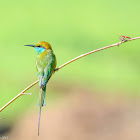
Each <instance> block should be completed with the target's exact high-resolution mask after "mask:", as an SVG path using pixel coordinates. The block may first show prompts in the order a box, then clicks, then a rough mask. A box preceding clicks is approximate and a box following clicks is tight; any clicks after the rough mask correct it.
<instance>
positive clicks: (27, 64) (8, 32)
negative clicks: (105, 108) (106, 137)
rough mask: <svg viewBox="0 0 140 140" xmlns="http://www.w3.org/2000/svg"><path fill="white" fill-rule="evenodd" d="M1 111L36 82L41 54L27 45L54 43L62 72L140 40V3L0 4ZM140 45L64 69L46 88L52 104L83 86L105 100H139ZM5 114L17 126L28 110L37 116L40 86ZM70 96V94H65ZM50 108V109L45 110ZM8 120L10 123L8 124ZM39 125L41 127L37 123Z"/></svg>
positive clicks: (85, 0) (61, 0)
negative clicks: (122, 38) (106, 97)
mask: <svg viewBox="0 0 140 140" xmlns="http://www.w3.org/2000/svg"><path fill="white" fill-rule="evenodd" d="M0 5H1V8H0V48H1V49H0V60H1V63H0V67H1V68H0V77H1V80H0V107H2V106H3V105H4V104H5V103H7V102H8V101H9V100H10V99H12V98H13V97H14V96H15V95H17V94H18V93H19V92H21V91H22V90H23V89H24V88H26V87H27V86H28V85H30V84H31V83H33V82H34V81H36V80H37V76H36V68H35V60H36V57H37V53H36V52H35V51H34V49H32V48H30V47H27V46H26V47H25V46H24V45H26V44H35V43H37V42H39V41H47V42H49V43H50V44H51V45H52V47H53V50H54V53H55V55H56V58H57V66H60V65H61V64H63V63H65V62H67V61H69V60H70V59H72V58H74V57H76V56H78V55H80V54H82V53H86V52H89V51H92V50H95V49H98V48H101V47H104V46H107V45H110V44H113V43H116V42H118V41H119V36H120V35H126V36H130V37H137V36H140V30H139V25H140V18H139V12H140V8H139V5H140V1H138V0H134V1H127V0H117V1H113V0H106V1H93V0H77V1H75V0H71V1H66V0H59V1H57V0H47V1H46V0H40V1H39V0H30V1H29V0H24V1H18V0H12V1H3V0H1V2H0ZM139 51H140V40H136V41H132V42H128V43H125V44H122V45H121V46H120V47H113V48H110V49H107V50H103V51H101V52H98V53H95V54H91V55H89V56H86V57H84V58H82V59H80V60H78V61H75V62H74V63H72V64H70V65H68V66H66V67H64V68H62V69H61V70H60V71H58V72H57V73H55V75H53V76H52V78H51V80H50V81H49V83H48V86H47V104H49V103H51V101H53V100H56V99H57V98H61V96H63V95H61V90H57V89H56V90H54V87H55V86H56V85H59V86H61V88H62V89H63V87H64V88H67V87H65V85H67V86H68V87H69V88H73V87H74V86H76V85H80V86H81V87H84V88H86V89H90V90H91V91H93V92H94V91H97V92H100V93H102V94H105V95H106V94H109V95H110V96H116V94H117V95H118V94H124V96H126V97H128V96H130V97H131V98H132V97H133V98H136V97H137V96H139V92H140V86H139V83H140V72H139V71H140V65H139ZM28 92H30V93H33V95H32V96H24V97H20V98H19V99H18V100H16V101H15V102H14V103H12V104H11V105H10V106H9V107H7V108H6V109H5V110H3V111H2V112H1V114H0V117H1V118H6V120H3V121H1V123H2V122H5V123H6V122H8V123H9V122H11V121H12V122H13V118H14V120H15V118H18V117H19V116H20V115H23V114H24V112H26V111H27V110H28V109H29V108H30V109H32V107H33V106H35V107H34V109H36V110H38V108H37V107H36V104H37V102H38V93H39V87H38V85H36V86H34V87H33V88H31V89H30V90H29V91H28ZM65 94H67V90H66V91H65ZM46 108H47V107H46ZM7 120H8V121H7ZM36 124H37V122H36Z"/></svg>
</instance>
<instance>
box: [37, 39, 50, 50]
mask: <svg viewBox="0 0 140 140" xmlns="http://www.w3.org/2000/svg"><path fill="white" fill-rule="evenodd" d="M35 46H36V47H38V46H42V47H44V48H46V49H47V50H48V49H52V47H51V45H50V44H49V43H48V42H45V41H40V42H38V43H36V44H35Z"/></svg>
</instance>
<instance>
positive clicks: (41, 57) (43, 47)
mask: <svg viewBox="0 0 140 140" xmlns="http://www.w3.org/2000/svg"><path fill="white" fill-rule="evenodd" d="M25 46H31V47H34V49H35V50H36V51H37V53H38V57H37V59H36V68H37V75H38V79H39V86H40V93H39V102H38V105H39V121H38V135H39V127H40V116H41V108H42V106H45V94H46V84H47V82H48V81H49V79H50V77H51V75H52V74H53V72H54V69H55V67H56V58H55V55H54V53H53V50H52V47H51V45H50V44H49V43H48V42H45V41H41V42H38V43H37V44H36V45H25Z"/></svg>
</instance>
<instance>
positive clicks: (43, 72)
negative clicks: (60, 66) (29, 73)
mask: <svg viewBox="0 0 140 140" xmlns="http://www.w3.org/2000/svg"><path fill="white" fill-rule="evenodd" d="M36 67H37V73H38V79H39V85H40V86H41V85H44V86H45V85H46V84H47V82H48V80H49V79H50V77H51V75H52V73H53V71H54V69H55V67H56V59H55V55H53V56H52V57H50V58H49V59H46V61H45V62H44V61H43V63H42V62H40V61H39V60H38V59H37V61H36Z"/></svg>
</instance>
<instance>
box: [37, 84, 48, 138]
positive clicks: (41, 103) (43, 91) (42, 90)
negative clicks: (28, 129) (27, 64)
mask: <svg viewBox="0 0 140 140" xmlns="http://www.w3.org/2000/svg"><path fill="white" fill-rule="evenodd" d="M45 94H46V86H45V87H44V88H40V94H39V102H38V106H39V120H38V136H39V128H40V117H41V108H42V106H45V105H46V103H45Z"/></svg>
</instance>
